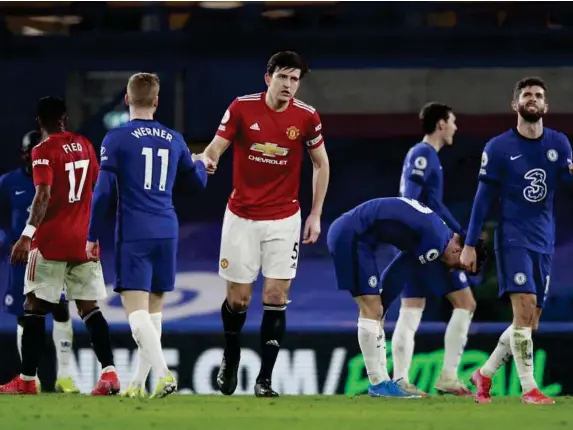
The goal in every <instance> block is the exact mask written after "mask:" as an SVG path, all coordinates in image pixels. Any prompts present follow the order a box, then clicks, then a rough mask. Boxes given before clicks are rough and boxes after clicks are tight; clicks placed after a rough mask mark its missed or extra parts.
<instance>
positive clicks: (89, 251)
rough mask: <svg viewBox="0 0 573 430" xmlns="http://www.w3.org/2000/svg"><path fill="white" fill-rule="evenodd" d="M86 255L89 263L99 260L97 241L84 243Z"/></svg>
mask: <svg viewBox="0 0 573 430" xmlns="http://www.w3.org/2000/svg"><path fill="white" fill-rule="evenodd" d="M86 255H87V257H88V260H90V261H98V260H99V241H97V242H88V243H86Z"/></svg>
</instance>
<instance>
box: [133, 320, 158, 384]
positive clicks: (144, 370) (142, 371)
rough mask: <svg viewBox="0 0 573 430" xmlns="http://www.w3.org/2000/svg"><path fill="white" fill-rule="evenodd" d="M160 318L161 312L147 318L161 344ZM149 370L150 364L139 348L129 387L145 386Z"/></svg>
mask: <svg viewBox="0 0 573 430" xmlns="http://www.w3.org/2000/svg"><path fill="white" fill-rule="evenodd" d="M162 317H163V315H162V313H161V312H157V313H154V314H149V318H150V319H151V322H152V323H153V328H155V331H156V332H157V334H158V335H159V341H160V342H161V328H162V326H161V319H162ZM150 370H151V363H150V361H149V360H148V358H147V356H146V355H145V353H144V352H143V350H142V349H141V347H139V348H138V349H137V368H136V370H135V375H134V376H133V379H132V381H131V384H130V385H132V386H138V387H142V386H145V382H146V381H147V376H148V375H149V371H150Z"/></svg>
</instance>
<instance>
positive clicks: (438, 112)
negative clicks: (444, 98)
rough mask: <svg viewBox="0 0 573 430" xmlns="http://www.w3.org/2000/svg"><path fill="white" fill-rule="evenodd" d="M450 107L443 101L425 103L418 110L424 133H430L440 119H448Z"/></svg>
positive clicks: (434, 129) (450, 111)
mask: <svg viewBox="0 0 573 430" xmlns="http://www.w3.org/2000/svg"><path fill="white" fill-rule="evenodd" d="M452 110H453V109H452V108H451V107H450V106H448V105H446V104H444V103H438V102H430V103H426V104H425V105H424V107H423V108H422V110H421V111H420V121H421V122H422V130H423V131H424V134H432V133H433V132H434V131H436V127H437V125H438V122H439V121H440V120H442V119H443V120H444V121H448V119H449V117H450V114H451V113H452Z"/></svg>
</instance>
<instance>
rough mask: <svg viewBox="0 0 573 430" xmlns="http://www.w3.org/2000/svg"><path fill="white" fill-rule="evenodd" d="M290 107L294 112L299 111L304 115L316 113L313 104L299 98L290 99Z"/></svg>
mask: <svg viewBox="0 0 573 430" xmlns="http://www.w3.org/2000/svg"><path fill="white" fill-rule="evenodd" d="M292 108H293V110H294V111H295V112H296V111H300V112H301V113H302V114H303V115H305V116H312V115H314V114H315V113H316V109H315V108H314V107H313V106H311V105H309V104H308V103H305V102H303V101H301V100H299V99H292Z"/></svg>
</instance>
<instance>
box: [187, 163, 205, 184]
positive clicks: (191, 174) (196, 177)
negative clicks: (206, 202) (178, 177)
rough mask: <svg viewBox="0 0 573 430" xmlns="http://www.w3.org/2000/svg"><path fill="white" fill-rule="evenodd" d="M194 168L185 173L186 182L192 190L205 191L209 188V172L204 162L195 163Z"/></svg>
mask: <svg viewBox="0 0 573 430" xmlns="http://www.w3.org/2000/svg"><path fill="white" fill-rule="evenodd" d="M192 166H193V168H192V169H189V170H187V171H185V172H183V176H184V182H185V184H186V185H187V186H188V187H191V188H192V189H194V190H195V189H201V190H203V189H205V187H206V186H207V170H206V169H205V164H203V162H202V161H199V160H197V161H194V162H193V164H192Z"/></svg>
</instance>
